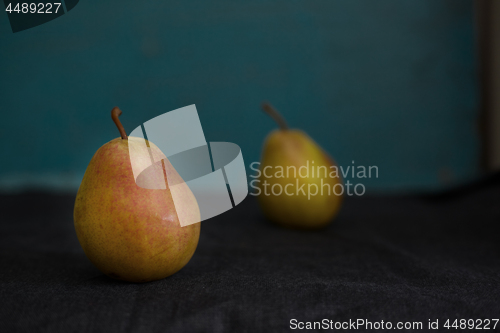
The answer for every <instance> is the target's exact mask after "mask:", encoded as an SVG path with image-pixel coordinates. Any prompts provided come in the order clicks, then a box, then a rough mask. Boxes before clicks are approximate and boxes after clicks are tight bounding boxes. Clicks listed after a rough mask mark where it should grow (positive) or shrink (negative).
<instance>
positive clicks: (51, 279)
mask: <svg viewBox="0 0 500 333" xmlns="http://www.w3.org/2000/svg"><path fill="white" fill-rule="evenodd" d="M0 263H1V264H0V269H1V271H2V274H0V284H5V283H9V284H14V285H20V286H23V285H24V286H28V285H29V286H33V285H36V286H43V285H50V286H54V285H72V284H77V283H80V282H81V281H82V280H83V281H86V280H89V279H93V278H95V277H96V275H100V274H101V273H100V272H99V271H98V270H97V269H96V268H95V267H94V266H93V265H92V263H91V262H90V261H89V260H88V259H87V257H85V254H83V253H81V254H80V253H72V252H67V253H54V252H41V251H33V250H5V249H1V250H0ZM108 279H109V278H108ZM109 280H111V279H109Z"/></svg>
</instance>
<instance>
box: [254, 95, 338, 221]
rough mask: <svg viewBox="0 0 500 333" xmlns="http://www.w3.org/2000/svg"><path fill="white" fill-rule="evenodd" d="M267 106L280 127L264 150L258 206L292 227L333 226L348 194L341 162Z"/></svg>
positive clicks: (266, 142)
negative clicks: (340, 172) (342, 178)
mask: <svg viewBox="0 0 500 333" xmlns="http://www.w3.org/2000/svg"><path fill="white" fill-rule="evenodd" d="M262 107H263V110H264V111H265V112H266V113H268V114H269V115H270V116H271V117H272V118H273V119H274V120H275V121H276V122H277V123H278V125H279V127H280V128H279V129H277V130H274V131H272V132H271V133H270V134H269V135H268V137H267V138H266V140H265V142H264V147H263V151H262V158H261V163H260V174H259V178H258V180H259V182H258V188H259V190H260V194H259V195H258V201H259V204H260V206H261V208H262V211H263V212H264V215H265V216H266V217H267V218H268V219H269V220H271V221H273V222H275V223H277V224H279V225H281V226H285V227H291V228H304V229H312V228H320V227H324V226H326V225H328V224H329V223H330V222H331V221H332V220H333V218H334V217H335V216H336V214H337V213H338V211H339V210H340V207H341V202H342V194H343V188H342V186H343V185H342V180H341V178H340V176H338V175H337V173H336V172H334V171H335V168H336V164H335V162H334V161H333V159H332V158H331V157H330V156H328V154H326V153H325V152H324V151H323V149H321V147H320V146H319V145H318V144H317V143H316V142H314V141H313V139H311V138H310V137H309V136H308V135H307V134H306V133H304V132H303V131H301V130H296V129H289V128H288V126H287V123H286V121H285V120H284V118H283V117H282V116H281V115H280V114H279V113H278V112H277V111H276V110H275V109H274V108H273V107H272V106H271V105H270V104H267V103H264V104H263V106H262ZM337 172H338V169H337Z"/></svg>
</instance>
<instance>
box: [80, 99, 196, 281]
mask: <svg viewBox="0 0 500 333" xmlns="http://www.w3.org/2000/svg"><path fill="white" fill-rule="evenodd" d="M120 114H121V111H120V109H118V108H114V109H113V110H112V118H113V120H114V122H115V124H116V125H117V127H118V129H119V131H120V134H121V138H116V139H114V140H111V141H110V142H108V143H106V144H105V145H103V146H102V147H101V148H99V150H97V152H96V153H95V155H94V157H92V160H91V161H90V163H89V165H88V167H87V170H86V171H85V175H84V177H83V180H82V183H81V185H80V188H79V189H78V194H77V196H76V202H75V208H74V224H75V229H76V234H77V236H78V240H79V241H80V244H81V246H82V248H83V250H84V252H85V254H86V255H87V257H88V258H89V259H90V261H91V262H92V263H93V264H94V265H95V266H96V267H97V268H98V269H99V270H101V271H102V272H103V273H104V274H106V275H108V276H110V277H112V278H114V279H119V280H124V281H129V282H147V281H153V280H159V279H163V278H165V277H167V276H170V275H172V274H174V273H176V272H177V271H179V270H180V269H181V268H182V267H184V266H185V265H186V264H187V263H188V262H189V260H190V259H191V257H192V256H193V254H194V252H195V250H196V247H197V245H198V239H199V235H200V223H195V224H191V225H188V226H185V227H181V225H180V223H179V218H178V216H179V214H183V215H184V216H191V219H192V220H193V219H197V221H200V212H199V208H198V205H197V202H196V199H195V197H194V196H193V194H192V193H191V191H190V190H189V187H188V186H187V185H186V186H185V187H183V189H182V190H181V191H183V192H184V193H182V194H183V195H182V197H183V198H184V200H183V202H181V203H178V202H176V205H174V202H173V200H172V195H171V193H170V190H169V187H168V184H167V182H166V181H165V177H163V176H166V175H173V177H179V178H180V176H179V175H178V173H177V172H176V170H175V169H174V168H173V167H172V165H171V164H170V163H168V160H167V159H166V157H165V156H164V155H163V153H162V152H161V151H160V149H159V148H158V147H157V146H156V145H154V144H153V143H152V142H148V145H149V149H148V148H144V147H145V145H144V139H140V138H134V137H127V135H126V133H125V130H124V129H123V126H122V125H121V123H120V121H119V120H118V116H119V115H120ZM129 148H131V149H135V150H136V152H137V151H140V150H141V149H142V150H143V152H142V155H141V154H135V155H137V156H143V158H137V159H134V161H131V160H130V157H129ZM150 158H154V160H156V161H160V160H162V159H163V161H162V162H161V163H156V164H153V165H152V166H151V168H152V169H156V170H157V171H159V172H160V173H161V177H156V178H155V177H149V183H150V184H148V185H149V187H150V188H156V189H148V188H144V187H139V186H138V185H137V184H136V179H134V174H133V171H132V167H133V165H132V164H133V163H136V164H139V166H137V165H135V167H143V165H144V163H147V161H151V160H150ZM141 164H142V165H141ZM149 164H151V162H149ZM149 173H151V169H150V170H149ZM153 174H154V172H153ZM156 174H157V175H158V172H157V173H156ZM155 182H157V183H156V184H155Z"/></svg>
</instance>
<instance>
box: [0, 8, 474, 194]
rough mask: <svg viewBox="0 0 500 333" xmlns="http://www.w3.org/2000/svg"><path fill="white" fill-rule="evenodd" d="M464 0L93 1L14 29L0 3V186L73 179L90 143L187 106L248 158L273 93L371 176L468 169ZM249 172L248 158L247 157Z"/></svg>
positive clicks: (428, 176)
mask: <svg viewBox="0 0 500 333" xmlns="http://www.w3.org/2000/svg"><path fill="white" fill-rule="evenodd" d="M476 67H477V66H476V56H475V36H474V22H473V1H472V0H446V1H444V0H414V1H409V0H391V1H389V0H380V1H352V0H342V1H341V0H325V1H315V0H283V1H259V0H252V1H243V0H239V1H229V0H211V1H204V0H195V1H186V0H182V1H165V0H161V1H160V0H158V1H141V2H136V1H129V0H122V1H116V0H115V1H103V0H101V1H90V0H82V1H80V3H79V4H78V5H77V6H76V7H75V8H74V9H73V10H72V11H71V12H69V13H68V14H66V15H64V16H62V17H60V18H58V19H56V20H54V21H51V22H49V23H46V24H44V25H41V26H38V27H35V28H32V29H29V30H26V31H22V32H19V33H15V34H13V33H12V31H11V30H10V27H9V23H8V20H7V15H5V13H3V14H2V13H0V112H1V116H2V120H1V122H0V156H1V162H0V189H3V190H16V189H19V188H21V187H23V186H24V187H26V186H28V187H29V186H38V187H40V186H42V187H48V188H59V189H69V190H74V189H75V187H76V186H78V184H79V182H80V180H81V178H82V176H83V172H84V171H85V168H86V166H87V164H88V162H89V160H90V158H91V157H92V155H93V153H94V152H95V151H96V150H97V149H98V148H99V147H100V146H101V145H102V144H104V143H105V142H107V141H109V140H111V139H113V138H115V137H117V136H118V132H117V130H116V128H115V126H114V125H113V123H112V122H111V120H110V110H111V108H112V107H113V106H115V105H117V106H119V107H120V108H121V109H122V110H123V111H124V114H123V116H122V118H121V119H122V122H123V124H124V126H125V128H126V129H127V130H128V131H131V130H132V129H133V128H135V127H136V126H138V125H139V124H140V123H142V122H144V121H146V120H148V119H150V118H152V117H155V116H157V115H159V114H161V113H164V112H166V111H169V110H173V109H176V108H179V107H182V106H186V105H189V104H196V106H197V108H198V112H199V115H200V118H201V121H202V124H203V127H204V131H205V136H206V138H207V140H208V141H230V142H234V143H237V144H239V145H240V146H241V148H242V151H243V155H244V159H245V162H246V164H247V166H248V164H249V163H250V162H251V161H256V160H258V158H259V154H260V149H261V145H262V141H263V139H264V137H265V135H266V133H268V132H269V131H270V130H271V129H273V128H274V127H275V125H274V124H273V123H272V121H271V120H270V119H269V118H267V117H266V116H265V115H264V114H263V113H262V112H261V111H260V108H259V105H260V103H261V101H262V100H264V99H267V100H270V101H271V102H272V103H273V104H274V105H275V106H276V107H277V108H278V109H279V110H281V112H282V113H283V114H284V115H285V116H286V117H287V119H288V122H289V123H290V125H292V127H300V128H302V129H304V130H305V131H307V132H308V133H310V135H311V136H312V137H313V138H314V139H316V140H317V141H318V142H319V143H320V144H321V145H322V146H323V147H324V148H325V149H326V150H327V151H328V152H330V153H331V154H332V155H333V156H334V157H335V159H336V160H337V161H338V162H339V163H340V164H343V165H348V164H351V161H352V160H354V161H355V163H356V164H359V165H377V166H378V167H379V173H380V177H379V178H378V179H371V180H368V181H366V184H367V185H368V189H369V190H371V191H373V192H376V191H385V190H401V191H412V190H429V189H438V188H441V187H443V186H449V185H451V184H456V183H459V182H463V181H466V180H469V179H472V178H474V177H475V176H476V175H477V173H478V150H479V143H478V133H477V126H476V125H477V124H476V121H477V117H478V88H477V78H476V74H477V73H476ZM248 171H251V170H248Z"/></svg>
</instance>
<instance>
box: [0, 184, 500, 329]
mask: <svg viewBox="0 0 500 333" xmlns="http://www.w3.org/2000/svg"><path fill="white" fill-rule="evenodd" d="M73 203H74V195H51V194H46V193H29V194H26V193H25V194H19V195H12V196H5V195H4V196H0V208H1V210H0V211H1V220H0V302H1V304H0V331H1V332H38V331H41V332H281V331H292V329H291V326H293V324H292V325H291V323H290V321H291V320H292V319H296V320H297V323H298V322H314V321H321V320H323V319H326V320H332V322H340V323H342V322H348V321H349V320H351V321H355V320H357V319H365V320H368V321H370V322H372V323H373V322H377V321H378V322H380V321H381V320H384V322H388V321H389V322H391V323H392V324H393V325H396V323H397V322H406V321H411V322H422V323H423V330H426V329H427V325H428V321H429V319H431V320H432V321H435V320H436V319H438V320H439V322H438V323H439V326H440V329H441V330H442V329H443V325H444V323H445V321H446V319H452V320H454V319H486V318H499V317H500V242H499V240H500V236H499V235H500V233H499V231H500V227H499V226H500V177H499V175H494V176H492V177H490V178H488V179H486V180H484V181H482V182H480V183H477V184H474V185H472V186H468V187H465V188H461V189H458V190H455V191H451V192H448V193H444V194H440V195H433V196H404V197H393V196H381V197H361V198H347V199H346V201H345V205H344V207H343V209H342V211H341V213H340V215H339V217H338V218H337V219H336V221H335V222H334V223H333V224H332V225H331V226H329V227H328V228H326V229H324V230H319V231H312V232H304V231H297V230H288V229H283V228H280V227H277V226H274V225H272V224H270V223H268V222H266V220H265V219H264V218H263V217H262V214H261V212H260V210H259V209H258V205H257V202H256V200H255V198H254V197H248V198H247V199H246V200H245V201H244V202H243V203H241V204H240V205H239V206H237V207H236V208H235V209H233V210H231V211H229V212H227V213H225V214H223V215H220V216H218V217H216V218H214V219H211V220H208V221H205V222H202V229H201V238H200V243H199V246H198V249H197V251H196V253H195V255H194V257H193V258H192V260H191V261H190V262H189V264H188V265H187V266H186V267H184V268H183V269H182V270H181V271H180V272H178V273H177V274H175V275H173V276H171V277H169V278H166V279H164V280H161V281H157V282H151V283H146V284H129V283H123V282H118V281H114V280H112V279H109V278H107V277H106V276H103V275H102V274H101V273H100V272H99V271H98V270H97V269H95V268H94V267H93V266H92V264H91V263H90V262H89V261H88V259H87V258H86V257H85V255H84V254H83V251H82V250H81V248H80V245H79V243H78V240H77V238H76V235H75V232H74V228H73V217H72V214H73ZM293 323H295V322H293ZM450 324H451V323H450ZM304 325H306V323H305V324H304ZM358 328H359V331H362V330H366V329H368V328H369V327H368V328H367V327H358ZM351 329H352V326H351ZM498 329H500V325H497V330H498ZM444 330H446V329H444ZM452 331H457V330H455V329H452Z"/></svg>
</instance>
